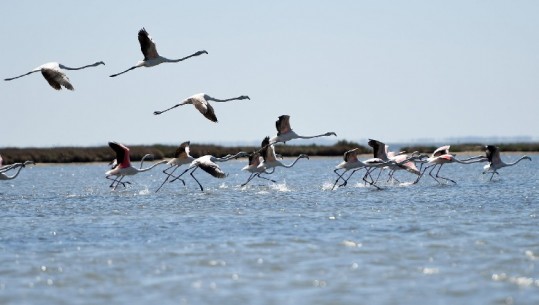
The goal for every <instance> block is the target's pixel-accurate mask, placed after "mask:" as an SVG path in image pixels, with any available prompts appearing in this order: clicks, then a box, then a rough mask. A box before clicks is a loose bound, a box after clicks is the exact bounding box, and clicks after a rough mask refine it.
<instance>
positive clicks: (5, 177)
mask: <svg viewBox="0 0 539 305" xmlns="http://www.w3.org/2000/svg"><path fill="white" fill-rule="evenodd" d="M21 170H22V166H19V170H18V171H17V172H16V173H15V174H14V175H13V176H8V175H6V174H4V173H1V174H0V175H1V177H2V179H0V180H11V179H15V178H17V176H18V175H19V173H20V172H21Z"/></svg>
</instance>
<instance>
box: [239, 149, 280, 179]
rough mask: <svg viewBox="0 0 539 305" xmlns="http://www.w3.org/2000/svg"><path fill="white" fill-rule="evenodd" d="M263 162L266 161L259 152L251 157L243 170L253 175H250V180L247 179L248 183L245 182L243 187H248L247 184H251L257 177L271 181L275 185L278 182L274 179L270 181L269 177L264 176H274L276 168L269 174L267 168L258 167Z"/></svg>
mask: <svg viewBox="0 0 539 305" xmlns="http://www.w3.org/2000/svg"><path fill="white" fill-rule="evenodd" d="M263 160H264V159H263V158H262V156H261V155H260V153H259V152H254V153H253V154H251V155H249V164H248V165H246V166H245V167H244V168H242V169H241V170H243V171H248V172H250V173H251V175H249V179H247V181H245V183H243V184H242V185H241V186H245V185H247V183H249V182H250V181H251V180H253V179H254V178H256V177H258V178H262V179H266V180H269V181H271V182H273V183H275V182H276V181H275V180H273V179H269V178H267V177H263V176H262V174H273V172H275V167H273V168H272V171H271V172H268V171H267V170H266V167H265V166H262V167H258V166H259V165H260V163H262V161H263Z"/></svg>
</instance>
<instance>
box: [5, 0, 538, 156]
mask: <svg viewBox="0 0 539 305" xmlns="http://www.w3.org/2000/svg"><path fill="white" fill-rule="evenodd" d="M537 16H539V1H534V0H530V1H497V0H482V1H474V0H461V1H458V0H457V1H437V0H424V1H420V0H417V1H372V0H369V1H366V0H353V1H312V0H309V1H302V0H298V1H248V0H245V1H204V0H202V1H151V2H148V1H144V2H143V1H100V0H98V1H82V2H81V1H55V0H51V1H9V2H6V3H5V4H3V5H2V9H1V10H0V34H1V36H2V41H3V42H2V44H3V47H2V54H3V56H2V57H3V60H2V61H1V62H0V73H1V75H0V76H1V77H2V79H4V78H8V77H13V76H17V75H20V74H23V73H26V72H29V71H31V70H32V69H33V68H35V67H38V66H40V65H41V64H44V63H47V62H51V61H56V62H60V63H62V64H64V65H66V66H75V67H76V66H82V65H86V64H91V63H94V62H96V61H104V62H105V63H106V65H105V66H99V67H96V68H88V69H84V70H79V71H67V75H68V77H69V79H70V80H71V83H72V84H73V86H74V87H75V91H68V90H61V91H56V90H54V89H52V88H51V87H50V86H49V85H48V84H47V82H46V81H45V80H44V78H43V77H42V76H41V74H40V73H34V74H31V75H29V76H26V77H23V78H20V79H17V80H13V81H9V82H8V81H2V83H0V102H1V108H0V109H1V110H0V114H1V115H0V118H1V122H2V124H1V127H2V132H1V133H0V134H1V136H0V147H53V146H103V145H106V144H107V142H108V141H118V142H121V143H125V144H130V145H135V144H137V145H139V144H144V145H151V144H179V143H181V142H183V141H187V140H190V141H191V143H192V144H194V143H205V144H208V143H215V144H244V143H259V142H260V141H261V140H262V139H263V138H264V137H265V136H273V135H275V134H276V130H275V121H276V120H277V117H278V116H280V115H283V114H288V115H290V116H291V119H290V122H291V125H292V128H293V129H294V130H295V131H296V133H298V134H301V135H315V134H320V133H325V132H327V131H334V132H336V133H337V135H338V137H336V138H335V137H334V138H331V139H328V140H330V142H329V143H331V141H337V140H347V141H363V140H364V139H367V138H374V139H378V140H380V141H384V142H386V143H391V142H399V143H406V142H417V141H444V140H446V139H458V138H461V137H469V136H473V137H499V138H512V137H525V138H527V139H531V140H539V123H538V118H539V103H538V101H539V86H538V84H539V83H538V81H539V39H538V37H539V18H537ZM142 27H145V28H146V30H147V31H148V32H149V33H150V35H151V37H152V38H153V40H154V41H155V43H156V44H157V50H158V52H159V53H160V55H162V56H164V57H167V58H181V57H184V56H186V55H189V54H192V53H194V52H196V51H198V50H207V51H208V53H209V54H208V55H201V56H198V57H194V58H191V59H188V60H186V61H183V62H180V63H172V64H167V63H164V64H161V65H158V66H155V67H151V68H139V69H135V70H133V71H130V72H128V73H126V74H123V75H120V76H118V77H116V78H110V77H109V75H110V74H113V73H117V72H120V71H123V70H125V69H127V68H129V67H131V66H133V65H134V64H136V63H137V62H138V61H139V60H141V59H142V58H143V56H142V53H141V51H140V46H139V43H138V40H137V33H138V31H139V29H141V28H142ZM201 92H204V93H207V94H208V95H210V96H214V97H216V98H221V99H225V98H230V97H236V96H239V95H249V96H250V98H251V100H250V101H249V100H242V101H233V102H228V103H213V104H212V105H213V107H214V109H215V112H216V114H217V117H218V119H219V122H218V123H213V122H210V121H209V120H207V119H206V118H204V117H203V116H202V115H201V114H200V113H198V112H197V111H196V109H195V108H194V107H192V106H191V105H186V106H183V107H179V108H176V109H174V110H172V111H170V112H167V113H164V114H162V115H160V116H155V115H153V111H155V110H162V109H165V108H168V107H170V106H173V105H175V104H177V103H179V102H181V101H182V100H183V99H185V98H187V97H189V96H191V95H193V94H196V93H201ZM305 143H307V142H305ZM448 144H451V143H448Z"/></svg>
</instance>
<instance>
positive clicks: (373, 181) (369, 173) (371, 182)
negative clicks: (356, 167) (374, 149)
mask: <svg viewBox="0 0 539 305" xmlns="http://www.w3.org/2000/svg"><path fill="white" fill-rule="evenodd" d="M375 169H376V168H374V167H373V168H371V169H369V170H367V172H366V173H365V175H364V176H363V181H365V185H366V184H367V183H368V184H370V185H372V186H374V187H376V188H377V189H379V190H381V188H380V187H379V186H378V185H376V181H375V180H374V179H373V178H372V176H371V172H372V171H374V170H375ZM367 176H369V177H370V178H371V181H367ZM379 176H380V174H378V177H379ZM376 180H378V178H377V179H376Z"/></svg>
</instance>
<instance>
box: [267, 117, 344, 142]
mask: <svg viewBox="0 0 539 305" xmlns="http://www.w3.org/2000/svg"><path fill="white" fill-rule="evenodd" d="M275 127H276V128H277V136H275V137H273V138H271V140H270V141H269V143H270V144H275V143H278V142H283V143H286V142H287V141H290V140H292V139H312V138H318V137H328V136H337V134H336V133H334V132H332V131H331V132H326V133H324V134H319V135H316V136H300V135H298V134H297V133H295V132H294V130H292V128H291V127H290V116H289V115H281V116H279V119H278V120H277V121H276V122H275Z"/></svg>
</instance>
